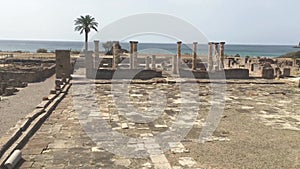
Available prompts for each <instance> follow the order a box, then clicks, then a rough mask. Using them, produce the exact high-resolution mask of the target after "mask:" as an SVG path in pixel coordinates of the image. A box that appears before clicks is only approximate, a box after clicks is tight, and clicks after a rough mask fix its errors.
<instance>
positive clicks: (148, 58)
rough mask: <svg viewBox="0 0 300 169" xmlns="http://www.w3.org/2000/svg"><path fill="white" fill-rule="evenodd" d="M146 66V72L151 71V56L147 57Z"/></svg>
mask: <svg viewBox="0 0 300 169" xmlns="http://www.w3.org/2000/svg"><path fill="white" fill-rule="evenodd" d="M145 64H146V67H145V69H146V70H149V69H150V57H149V56H147V57H146V58H145Z"/></svg>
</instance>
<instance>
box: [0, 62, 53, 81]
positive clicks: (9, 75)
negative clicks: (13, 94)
mask: <svg viewBox="0 0 300 169" xmlns="http://www.w3.org/2000/svg"><path fill="white" fill-rule="evenodd" d="M54 73H55V65H52V66H51V67H47V68H43V69H42V70H41V71H29V72H25V71H24V72H13V71H1V72H0V79H3V80H6V81H8V80H9V79H14V80H15V81H16V82H27V83H33V82H39V81H43V80H45V79H46V78H48V77H51V76H52V75H54Z"/></svg>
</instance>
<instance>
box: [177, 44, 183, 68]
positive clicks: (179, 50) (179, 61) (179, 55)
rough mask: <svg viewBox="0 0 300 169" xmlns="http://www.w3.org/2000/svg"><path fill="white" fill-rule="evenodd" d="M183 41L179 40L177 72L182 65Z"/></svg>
mask: <svg viewBox="0 0 300 169" xmlns="http://www.w3.org/2000/svg"><path fill="white" fill-rule="evenodd" d="M181 44H182V42H181V41H178V42H177V59H176V64H177V66H176V72H177V73H178V71H179V69H180V67H181Z"/></svg>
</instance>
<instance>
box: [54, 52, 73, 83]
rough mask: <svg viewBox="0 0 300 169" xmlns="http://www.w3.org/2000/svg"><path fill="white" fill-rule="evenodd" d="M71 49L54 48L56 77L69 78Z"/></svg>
mask: <svg viewBox="0 0 300 169" xmlns="http://www.w3.org/2000/svg"><path fill="white" fill-rule="evenodd" d="M70 53H71V51H70V50H56V51H55V58H56V67H55V71H56V78H58V79H62V78H70V76H71V72H72V70H71V54H70Z"/></svg>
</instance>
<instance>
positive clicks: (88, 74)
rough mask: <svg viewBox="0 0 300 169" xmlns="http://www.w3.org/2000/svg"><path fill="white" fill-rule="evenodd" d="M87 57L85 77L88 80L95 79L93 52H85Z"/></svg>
mask: <svg viewBox="0 0 300 169" xmlns="http://www.w3.org/2000/svg"><path fill="white" fill-rule="evenodd" d="M84 55H85V75H86V77H87V78H93V71H94V62H93V60H94V59H93V51H84Z"/></svg>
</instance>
